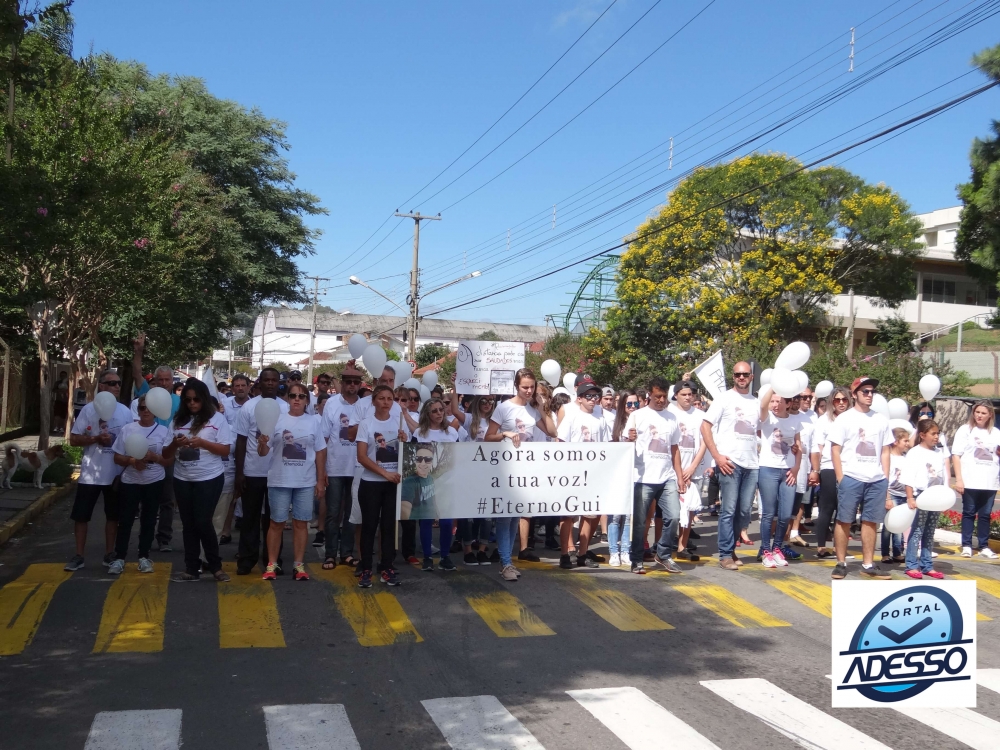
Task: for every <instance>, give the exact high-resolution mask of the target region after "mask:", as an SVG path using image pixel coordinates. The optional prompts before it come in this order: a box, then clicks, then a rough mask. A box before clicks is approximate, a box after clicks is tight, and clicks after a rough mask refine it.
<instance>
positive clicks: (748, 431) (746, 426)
mask: <svg viewBox="0 0 1000 750" xmlns="http://www.w3.org/2000/svg"><path fill="white" fill-rule="evenodd" d="M733 411H734V412H735V413H736V419H735V421H734V422H733V432H735V433H736V434H738V435H753V436H754V437H756V436H757V429H756V428H755V427H754V426H753V422H751V421H750V420H749V419H747V416H746V414H744V413H743V410H742V409H741V408H740V407H738V406H736V407H733Z"/></svg>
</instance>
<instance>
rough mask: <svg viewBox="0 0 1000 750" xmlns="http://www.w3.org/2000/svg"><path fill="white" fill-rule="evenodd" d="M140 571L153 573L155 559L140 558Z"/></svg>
mask: <svg viewBox="0 0 1000 750" xmlns="http://www.w3.org/2000/svg"><path fill="white" fill-rule="evenodd" d="M139 572H140V573H152V572H153V561H152V560H150V559H149V558H148V557H140V558H139Z"/></svg>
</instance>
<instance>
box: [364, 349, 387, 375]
mask: <svg viewBox="0 0 1000 750" xmlns="http://www.w3.org/2000/svg"><path fill="white" fill-rule="evenodd" d="M385 362H386V357H385V349H383V348H382V347H381V346H379V345H378V344H369V345H368V346H367V347H365V351H364V353H363V354H362V355H361V364H363V365H364V366H365V369H366V370H368V372H370V373H371V375H372V377H373V378H378V377H381V375H382V370H384V369H385Z"/></svg>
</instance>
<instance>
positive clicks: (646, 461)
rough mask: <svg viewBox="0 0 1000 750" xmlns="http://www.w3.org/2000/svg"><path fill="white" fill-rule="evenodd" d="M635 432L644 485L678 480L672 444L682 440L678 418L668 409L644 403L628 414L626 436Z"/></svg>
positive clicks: (640, 475)
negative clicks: (630, 432)
mask: <svg viewBox="0 0 1000 750" xmlns="http://www.w3.org/2000/svg"><path fill="white" fill-rule="evenodd" d="M633 429H634V430H635V433H636V440H635V445H636V468H638V469H639V481H640V482H641V483H642V484H663V483H664V482H669V481H670V480H671V479H673V480H676V479H677V473H676V472H675V471H674V462H673V450H672V448H673V446H675V445H678V444H679V443H680V439H681V431H680V426H679V425H678V422H677V418H676V417H675V416H674V415H673V414H671V413H670V412H669V411H667V410H666V409H663V410H662V411H656V409H654V408H652V407H651V406H644V407H642V408H641V409H637V410H636V411H634V412H632V413H631V414H629V415H628V421H627V422H626V423H625V430H624V432H625V435H626V436H627V435H628V433H629V430H633Z"/></svg>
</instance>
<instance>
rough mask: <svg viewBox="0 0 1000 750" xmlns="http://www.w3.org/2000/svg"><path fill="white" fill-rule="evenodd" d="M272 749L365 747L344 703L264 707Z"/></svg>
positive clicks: (268, 742)
mask: <svg viewBox="0 0 1000 750" xmlns="http://www.w3.org/2000/svg"><path fill="white" fill-rule="evenodd" d="M264 720H265V722H266V724H267V746H268V747H269V748H271V750H320V748H322V750H361V745H359V744H358V738H357V736H356V735H355V734H354V729H353V728H352V727H351V720H350V719H348V718H347V709H345V708H344V706H343V705H341V704H340V703H300V704H298V705H292V706H264Z"/></svg>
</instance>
